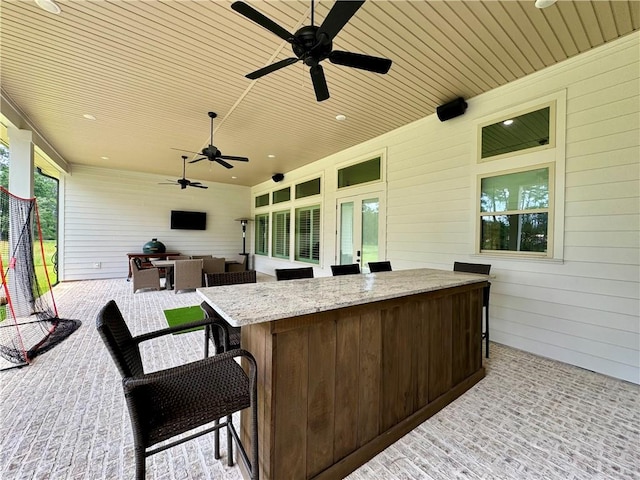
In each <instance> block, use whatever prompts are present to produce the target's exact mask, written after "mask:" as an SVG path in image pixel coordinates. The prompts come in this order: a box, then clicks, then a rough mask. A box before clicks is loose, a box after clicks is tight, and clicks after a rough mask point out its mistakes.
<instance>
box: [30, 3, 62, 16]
mask: <svg viewBox="0 0 640 480" xmlns="http://www.w3.org/2000/svg"><path fill="white" fill-rule="evenodd" d="M36 5H38V6H39V7H40V8H41V9H43V10H46V11H47V12H49V13H54V14H56V15H58V14H59V13H60V12H61V10H60V7H59V6H58V4H57V3H56V2H54V1H53V0H36Z"/></svg>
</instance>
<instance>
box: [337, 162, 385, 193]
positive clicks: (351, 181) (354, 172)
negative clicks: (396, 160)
mask: <svg viewBox="0 0 640 480" xmlns="http://www.w3.org/2000/svg"><path fill="white" fill-rule="evenodd" d="M381 166H382V157H376V158H372V159H371V160H367V161H365V162H360V163H356V164H355V165H349V166H348V167H344V168H341V169H339V170H338V188H344V187H351V186H353V185H360V184H363V183H369V182H374V181H377V180H380V179H381V178H382V170H381Z"/></svg>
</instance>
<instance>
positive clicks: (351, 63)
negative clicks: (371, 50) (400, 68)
mask: <svg viewBox="0 0 640 480" xmlns="http://www.w3.org/2000/svg"><path fill="white" fill-rule="evenodd" d="M329 61H330V62H331V63H335V64H336V65H344V66H345V67H353V68H360V69H362V70H367V71H369V72H375V73H387V72H388V71H389V69H390V68H391V64H392V63H393V62H392V61H391V60H389V59H388V58H381V57H373V56H371V55H363V54H361V53H353V52H342V51H340V50H334V51H333V52H331V54H330V55H329Z"/></svg>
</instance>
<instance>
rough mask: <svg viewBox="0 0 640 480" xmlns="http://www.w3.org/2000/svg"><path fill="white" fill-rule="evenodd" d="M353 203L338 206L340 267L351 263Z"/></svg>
mask: <svg viewBox="0 0 640 480" xmlns="http://www.w3.org/2000/svg"><path fill="white" fill-rule="evenodd" d="M353 220H354V218H353V202H345V203H343V204H341V205H340V265H348V264H350V263H354V261H353Z"/></svg>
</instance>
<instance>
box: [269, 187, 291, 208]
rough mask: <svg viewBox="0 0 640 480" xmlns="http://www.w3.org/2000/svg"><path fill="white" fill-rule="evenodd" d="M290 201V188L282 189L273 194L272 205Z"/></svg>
mask: <svg viewBox="0 0 640 480" xmlns="http://www.w3.org/2000/svg"><path fill="white" fill-rule="evenodd" d="M289 200H291V187H287V188H282V189H280V190H276V191H275V192H273V203H274V204H275V203H282V202H288V201H289Z"/></svg>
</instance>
